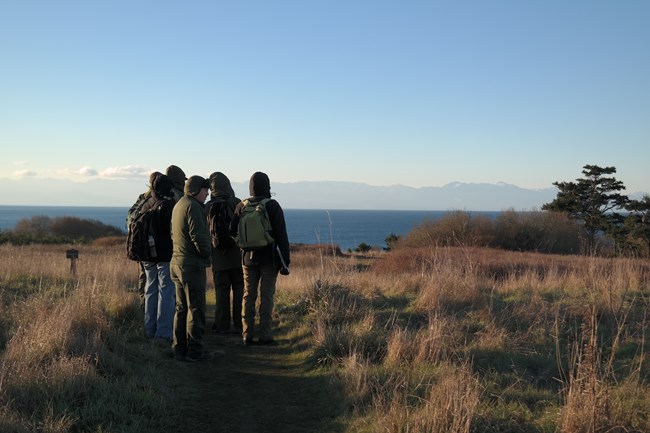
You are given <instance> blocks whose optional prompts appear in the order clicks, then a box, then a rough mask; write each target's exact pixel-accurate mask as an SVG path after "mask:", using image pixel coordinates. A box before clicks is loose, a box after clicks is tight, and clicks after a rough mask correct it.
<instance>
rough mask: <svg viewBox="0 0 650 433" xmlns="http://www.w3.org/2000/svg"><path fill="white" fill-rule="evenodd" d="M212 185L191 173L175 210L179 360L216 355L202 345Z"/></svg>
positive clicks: (176, 344)
mask: <svg viewBox="0 0 650 433" xmlns="http://www.w3.org/2000/svg"><path fill="white" fill-rule="evenodd" d="M209 188H210V184H209V183H208V181H207V179H204V178H203V177H201V176H190V178H189V179H187V182H185V195H184V196H183V197H181V199H180V200H179V201H178V203H176V205H175V206H174V210H173V212H172V226H171V235H172V241H173V253H172V260H171V275H172V281H173V282H174V284H175V286H176V314H175V315H174V340H173V343H172V350H173V351H174V357H175V358H176V359H177V360H179V361H192V362H193V361H203V360H209V359H212V358H213V357H214V355H213V354H211V353H209V352H206V351H205V350H204V348H203V334H204V333H205V310H206V301H205V288H206V275H205V274H206V273H205V268H206V267H208V266H210V254H211V252H212V246H211V244H210V231H209V229H208V225H207V224H206V221H205V215H204V214H203V203H205V199H206V198H207V197H208V190H209Z"/></svg>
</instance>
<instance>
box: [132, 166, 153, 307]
mask: <svg viewBox="0 0 650 433" xmlns="http://www.w3.org/2000/svg"><path fill="white" fill-rule="evenodd" d="M158 176H162V173H161V172H159V171H154V172H153V173H151V174H150V175H149V189H147V191H145V192H143V193H142V194H140V195H139V196H138V199H137V200H136V201H135V203H133V206H131V208H130V209H129V211H128V212H127V214H126V229H127V231H128V230H130V229H131V222H132V221H133V219H134V217H135V216H136V215H139V214H141V213H142V212H144V211H146V210H147V209H148V208H150V207H151V205H152V203H150V202H151V201H152V200H151V197H152V192H153V183H154V180H155V179H156V178H157V177H158ZM138 266H139V267H140V273H139V275H138V296H139V297H140V307H142V309H143V310H144V288H145V286H146V285H147V273H146V272H145V270H144V263H143V262H138Z"/></svg>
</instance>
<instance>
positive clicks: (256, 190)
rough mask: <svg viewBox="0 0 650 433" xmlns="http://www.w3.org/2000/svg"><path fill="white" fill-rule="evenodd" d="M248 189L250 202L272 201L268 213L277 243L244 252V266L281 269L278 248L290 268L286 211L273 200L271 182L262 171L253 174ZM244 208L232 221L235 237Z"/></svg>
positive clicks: (240, 206)
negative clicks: (267, 266)
mask: <svg viewBox="0 0 650 433" xmlns="http://www.w3.org/2000/svg"><path fill="white" fill-rule="evenodd" d="M248 188H249V192H250V194H251V197H250V198H249V199H248V200H249V201H260V200H262V199H264V198H268V199H270V200H269V201H268V202H267V203H266V211H267V213H268V215H269V221H270V222H271V228H272V234H271V235H272V236H273V240H274V241H275V243H274V244H272V245H268V246H266V247H264V248H263V249H261V250H258V251H244V252H243V263H244V265H245V266H261V265H268V264H273V265H274V266H275V267H276V269H280V267H281V266H282V261H281V260H280V257H279V256H278V253H277V251H276V246H277V247H278V248H279V249H280V252H281V253H282V258H283V259H284V262H285V264H286V265H287V266H289V263H290V262H291V257H290V255H289V237H288V236H287V226H286V223H285V220H284V211H283V210H282V207H281V206H280V203H278V202H277V201H276V200H274V199H272V198H271V182H270V180H269V177H268V176H267V175H266V174H265V173H262V172H260V171H258V172H255V173H253V175H252V176H251V179H250V182H249V186H248ZM243 208H244V206H243V203H239V204H238V205H237V207H236V208H235V214H234V215H233V218H232V221H231V223H230V234H231V235H233V236H236V235H237V228H238V225H239V218H240V216H241V212H242V209H243Z"/></svg>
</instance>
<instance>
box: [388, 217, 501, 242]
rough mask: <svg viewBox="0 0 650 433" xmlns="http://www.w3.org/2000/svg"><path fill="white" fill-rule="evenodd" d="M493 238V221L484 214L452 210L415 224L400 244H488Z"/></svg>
mask: <svg viewBox="0 0 650 433" xmlns="http://www.w3.org/2000/svg"><path fill="white" fill-rule="evenodd" d="M493 239H494V222H493V221H492V220H491V219H490V218H488V217H485V216H474V215H472V214H471V213H470V212H464V211H454V212H451V213H449V214H448V215H445V216H444V217H442V218H440V219H438V220H435V221H425V222H423V223H422V224H420V225H419V226H416V227H415V228H414V229H413V230H412V231H411V232H410V233H408V234H407V235H406V237H405V238H404V239H403V240H402V241H400V243H399V245H400V246H405V247H426V246H488V245H490V243H491V242H492V240H493Z"/></svg>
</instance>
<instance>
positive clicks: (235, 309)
mask: <svg viewBox="0 0 650 433" xmlns="http://www.w3.org/2000/svg"><path fill="white" fill-rule="evenodd" d="M240 201H241V200H240V199H238V198H237V197H235V191H234V190H233V189H232V186H231V184H230V179H228V177H227V176H226V175H225V174H223V173H221V172H219V171H217V172H214V173H212V174H211V175H210V201H209V202H207V203H206V204H205V215H206V218H207V219H208V225H209V226H210V223H211V222H210V209H211V208H212V206H217V208H215V210H216V209H219V210H220V211H219V212H215V214H216V215H218V216H219V217H221V218H214V219H217V220H218V221H215V223H216V225H217V226H219V225H220V224H223V225H224V227H214V228H213V227H210V235H211V237H212V278H213V280H214V290H215V299H216V302H215V314H214V324H213V325H212V330H213V331H215V332H217V333H219V334H225V333H228V332H234V333H235V334H239V335H240V336H241V332H242V318H241V311H242V297H243V295H244V274H243V272H242V263H241V250H240V249H239V247H238V246H237V244H236V243H235V240H234V239H233V238H232V237H230V236H229V234H228V230H229V226H230V221H231V219H232V215H233V214H234V213H235V208H236V207H237V204H239V202H240ZM220 229H224V230H225V233H224V237H225V239H220V238H221V236H222V235H221V233H217V232H220V231H221V230H220ZM231 291H232V308H231V302H230V294H231ZM231 318H232V322H231ZM231 326H232V328H231Z"/></svg>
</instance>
